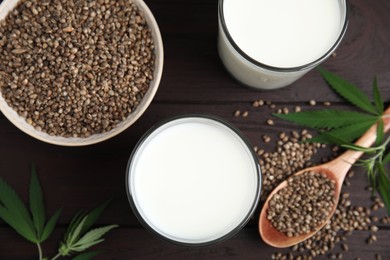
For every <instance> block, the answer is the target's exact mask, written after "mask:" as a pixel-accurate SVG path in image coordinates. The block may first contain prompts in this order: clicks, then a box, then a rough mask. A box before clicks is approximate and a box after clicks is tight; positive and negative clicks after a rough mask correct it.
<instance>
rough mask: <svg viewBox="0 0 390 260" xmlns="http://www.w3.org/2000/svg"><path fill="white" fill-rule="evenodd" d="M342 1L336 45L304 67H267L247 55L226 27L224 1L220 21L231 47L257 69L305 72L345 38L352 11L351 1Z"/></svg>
mask: <svg viewBox="0 0 390 260" xmlns="http://www.w3.org/2000/svg"><path fill="white" fill-rule="evenodd" d="M342 1H344V3H345V19H344V23H343V27H342V29H341V31H340V34H339V36H338V37H337V39H336V41H335V42H334V44H333V45H332V47H331V48H330V49H329V50H328V51H327V52H325V53H324V54H323V55H322V56H320V57H319V58H317V59H316V60H314V61H312V62H309V63H306V64H303V65H300V66H294V67H276V66H272V65H267V64H265V63H261V62H259V61H257V60H256V59H254V58H252V57H250V56H249V55H248V54H246V53H245V52H244V51H243V50H242V49H241V48H240V47H239V46H238V45H237V44H236V42H235V41H234V39H233V37H232V36H231V35H230V33H229V29H228V28H227V25H226V22H225V16H224V12H223V3H224V0H218V21H219V22H220V24H221V27H222V30H223V33H224V34H225V36H226V38H227V39H228V41H229V43H230V45H231V46H232V47H233V49H234V50H235V51H237V53H238V54H239V55H240V56H241V57H243V58H244V59H245V60H246V61H248V62H249V63H251V64H253V65H255V66H257V67H260V68H263V69H268V70H271V71H274V72H296V71H303V70H306V69H309V68H313V67H315V66H316V65H318V64H320V63H321V62H322V61H324V60H325V59H326V58H328V57H329V56H330V55H331V54H332V53H333V52H334V50H335V49H336V48H337V47H338V46H339V44H340V42H341V40H342V39H343V38H344V35H345V32H346V31H347V27H348V23H349V10H350V7H349V1H348V0H342Z"/></svg>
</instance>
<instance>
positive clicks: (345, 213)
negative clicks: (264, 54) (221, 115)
mask: <svg viewBox="0 0 390 260" xmlns="http://www.w3.org/2000/svg"><path fill="white" fill-rule="evenodd" d="M308 105H309V106H326V107H328V106H331V103H330V102H323V103H322V104H320V103H319V102H315V101H313V100H311V101H310V102H308ZM259 109H261V110H265V111H266V113H268V112H269V114H270V116H269V118H268V119H265V120H264V123H265V124H266V125H268V126H271V127H274V126H276V127H277V126H278V123H280V122H281V121H280V120H278V121H276V120H275V121H274V120H273V119H274V118H272V116H271V113H284V114H288V113H289V112H290V111H293V112H299V111H301V110H303V109H304V106H302V107H301V106H296V107H293V108H291V107H278V106H277V105H276V104H274V103H272V102H270V101H264V100H256V101H254V102H253V103H252V108H246V109H241V108H240V109H237V110H235V111H234V112H233V116H234V117H236V118H245V120H249V119H251V116H253V115H252V113H253V114H255V113H256V111H257V110H259ZM272 132H274V130H272ZM311 137H312V134H311V133H310V132H309V131H308V130H306V129H303V130H301V131H297V130H289V131H283V132H280V133H279V134H278V135H277V136H276V135H274V134H263V135H262V136H261V137H260V139H262V140H261V141H260V144H259V146H261V147H263V146H264V143H266V144H268V145H267V146H270V147H272V146H273V149H272V150H270V151H268V150H267V151H265V150H264V149H259V148H258V147H257V146H255V147H254V150H255V152H256V153H257V155H258V157H259V162H260V166H261V170H262V177H263V186H262V193H261V197H260V200H261V202H262V203H264V202H265V200H266V199H267V197H268V195H269V193H270V192H271V191H272V190H273V189H274V188H275V187H276V186H278V184H279V183H281V182H282V181H284V180H286V179H288V177H290V176H291V175H292V174H294V173H295V172H298V171H300V170H303V169H305V168H307V167H311V166H314V165H315V164H320V163H324V162H327V161H329V160H332V159H334V158H335V157H337V156H338V155H339V153H340V149H339V148H338V147H337V146H334V147H328V146H327V145H324V144H319V143H309V142H305V141H306V140H308V139H310V138H311ZM329 153H331V156H329ZM321 157H322V158H321ZM362 174H364V173H362ZM354 175H355V172H354V171H353V170H351V171H350V172H349V173H348V174H347V178H346V179H345V181H344V184H343V185H344V187H343V190H342V192H341V194H340V199H339V202H338V206H337V208H336V211H335V213H334V215H333V217H332V218H331V219H330V221H328V222H327V223H326V224H325V226H324V227H323V228H322V229H321V230H320V231H319V232H317V233H316V234H315V235H314V236H312V237H311V238H309V239H307V240H305V241H303V242H301V243H299V244H297V245H295V246H292V247H290V248H287V249H283V250H282V249H279V250H278V251H277V252H275V253H273V254H272V256H270V257H269V259H283V260H286V259H297V260H304V259H315V258H316V257H321V256H322V257H321V258H322V259H323V258H327V259H356V260H360V259H361V258H360V257H359V256H356V255H354V254H353V252H351V251H350V248H349V246H348V237H350V236H352V235H353V231H356V230H363V231H366V233H368V234H369V235H368V236H367V237H364V238H362V242H363V243H365V244H367V245H370V244H372V243H375V242H376V241H377V239H378V238H377V235H376V233H377V232H378V230H379V228H378V225H387V224H390V217H388V216H386V215H385V213H384V214H382V211H383V212H384V203H383V202H382V200H381V199H380V198H379V197H376V196H372V198H371V201H372V204H371V206H368V205H365V206H360V205H355V204H353V202H352V201H351V198H350V194H349V193H348V192H347V190H348V188H349V186H351V183H352V180H353V176H354ZM363 188H364V187H363ZM365 190H366V191H364V190H363V191H362V192H367V196H370V195H369V194H370V191H371V188H370V187H369V186H367V187H365ZM364 204H367V203H364ZM378 211H379V212H378ZM374 212H375V214H374ZM380 215H382V217H379V216H380ZM275 250H277V249H275ZM372 254H373V255H372V257H371V258H370V259H376V260H380V259H382V256H381V255H380V254H377V253H372ZM362 260H363V259H362Z"/></svg>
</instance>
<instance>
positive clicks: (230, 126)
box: [125, 114, 262, 247]
mask: <svg viewBox="0 0 390 260" xmlns="http://www.w3.org/2000/svg"><path fill="white" fill-rule="evenodd" d="M186 118H189V119H190V118H201V119H208V120H212V121H215V122H217V123H220V124H222V125H223V126H225V127H227V128H228V129H229V130H231V131H233V133H234V134H236V135H237V137H238V138H239V139H240V140H241V141H242V143H243V145H244V146H245V147H246V148H247V149H248V152H249V154H250V156H251V158H252V159H253V163H254V168H255V169H254V171H255V174H256V179H257V180H256V189H255V194H254V197H253V202H252V205H251V207H250V209H249V210H248V212H246V215H245V216H244V217H243V219H242V221H241V222H240V223H239V224H238V225H236V226H235V227H234V228H233V229H231V230H230V231H229V232H227V233H226V234H224V235H222V236H220V237H217V238H214V239H211V240H208V241H204V242H195V243H191V242H184V241H181V240H175V239H173V238H170V237H168V236H165V235H164V234H163V233H160V232H158V230H156V229H155V228H153V226H152V225H150V224H149V223H148V222H147V221H146V220H145V219H144V218H143V217H142V215H141V213H140V211H139V210H138V208H137V205H136V203H135V198H134V197H133V193H134V192H133V191H132V189H131V185H130V180H131V174H132V173H131V171H130V170H131V166H132V164H133V160H134V158H135V156H136V155H137V153H138V151H139V150H140V148H141V147H142V145H143V144H144V143H145V141H146V140H147V139H148V138H149V136H151V134H153V133H154V132H155V131H156V130H158V129H159V128H160V127H162V126H164V125H166V124H168V123H171V122H173V121H176V120H181V119H186ZM125 179H126V193H127V198H128V201H129V203H130V206H131V208H132V211H133V213H134V215H135V216H136V218H137V219H138V221H139V222H140V223H141V224H142V226H143V227H145V228H146V229H147V230H148V231H149V232H150V233H152V234H154V235H155V236H157V237H158V238H160V239H162V240H164V241H168V242H170V243H172V244H176V245H179V246H188V247H198V246H208V245H212V244H215V243H217V242H221V241H225V240H227V239H229V238H231V237H233V236H234V235H236V234H237V233H238V232H239V231H240V230H241V229H242V228H243V227H244V226H245V225H246V224H247V223H248V222H249V220H250V219H251V217H252V215H253V213H254V212H255V211H256V208H257V205H258V204H259V201H260V193H261V191H262V175H261V168H260V163H259V161H258V158H257V155H256V153H255V152H254V149H253V147H252V146H251V144H250V142H249V140H248V139H247V138H246V137H245V136H244V135H243V133H242V132H241V131H240V130H239V129H238V128H237V127H236V126H234V125H233V124H232V123H230V122H228V121H226V120H224V119H222V118H220V117H217V116H214V115H206V114H184V115H179V116H174V117H170V118H168V119H165V120H162V121H160V122H158V123H157V124H155V125H154V126H152V127H151V128H150V129H149V130H148V131H147V132H146V133H145V134H144V135H143V136H142V137H141V138H140V140H139V141H138V142H137V144H136V145H135V147H134V149H133V151H132V153H131V155H130V157H129V160H128V163H127V167H126V178H125Z"/></svg>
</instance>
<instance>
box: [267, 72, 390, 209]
mask: <svg viewBox="0 0 390 260" xmlns="http://www.w3.org/2000/svg"><path fill="white" fill-rule="evenodd" d="M319 72H320V73H321V75H322V77H323V78H324V79H325V81H326V82H327V83H328V84H329V86H330V87H331V88H332V89H333V90H334V91H336V92H337V93H338V94H339V95H341V96H342V97H343V98H344V99H345V100H347V101H348V102H349V103H350V104H352V105H354V106H355V107H356V108H358V109H360V110H361V112H354V111H344V110H335V109H333V110H332V109H323V110H317V111H302V112H296V113H290V114H274V116H276V117H278V118H281V119H284V120H288V121H291V122H294V123H297V124H300V125H303V126H306V127H311V128H314V129H316V130H318V131H319V133H320V134H319V135H317V136H315V137H313V138H312V139H310V140H309V142H318V143H331V144H336V145H340V146H342V147H344V148H346V149H351V150H356V151H362V152H364V153H366V154H368V155H370V157H369V158H368V159H361V160H359V161H358V162H357V165H362V166H364V167H365V168H366V170H367V175H368V179H369V181H370V184H371V185H372V187H373V188H374V190H376V191H377V192H378V193H379V194H380V195H381V197H382V199H383V202H384V204H385V205H386V208H387V211H388V214H389V215H390V179H389V172H388V171H387V170H386V167H385V165H386V164H388V163H390V153H388V154H385V153H386V148H387V146H388V144H389V142H390V137H388V138H387V139H386V138H385V131H384V127H385V126H384V121H383V118H384V117H389V115H383V113H384V108H385V105H384V101H383V98H382V96H381V94H380V91H379V88H378V82H377V79H376V78H374V81H373V83H372V95H373V102H371V101H370V98H369V97H368V96H367V95H365V94H364V92H363V91H362V90H360V89H359V88H358V87H356V86H355V85H354V84H352V83H350V82H348V81H346V80H345V79H343V78H341V77H340V76H338V75H335V74H333V73H331V72H329V71H327V70H325V69H323V68H319ZM374 124H377V132H376V141H375V144H374V146H373V147H371V148H364V147H359V146H356V145H354V144H352V143H351V142H352V141H354V140H355V139H357V138H358V137H360V136H361V135H362V134H364V133H365V132H366V131H367V130H368V129H369V128H370V127H371V126H372V125H374Z"/></svg>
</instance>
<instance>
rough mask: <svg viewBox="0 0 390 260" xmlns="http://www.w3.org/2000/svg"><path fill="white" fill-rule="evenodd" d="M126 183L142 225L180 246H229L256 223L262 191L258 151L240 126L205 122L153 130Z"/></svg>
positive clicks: (183, 119) (171, 123) (179, 120)
mask: <svg viewBox="0 0 390 260" xmlns="http://www.w3.org/2000/svg"><path fill="white" fill-rule="evenodd" d="M126 175H127V179H126V188H127V192H128V198H129V201H130V204H131V207H132V209H133V211H134V213H135V215H136V216H137V218H138V219H139V221H140V222H141V223H142V224H143V225H144V226H145V227H146V228H147V229H149V230H150V231H152V232H153V233H154V234H156V235H157V236H159V237H161V238H164V239H165V240H168V241H170V242H173V243H175V244H180V245H189V246H193V245H195V246H199V245H208V244H212V243H215V242H218V241H221V240H224V239H227V238H230V237H231V236H233V235H234V234H236V233H237V232H238V231H239V230H240V229H241V228H242V227H243V226H244V225H245V224H246V223H247V222H248V220H249V219H250V217H251V215H252V214H253V212H254V210H255V209H256V206H257V203H258V200H259V195H260V191H261V173H260V167H259V163H258V159H257V157H256V155H255V154H254V151H253V148H252V147H251V146H250V145H249V143H248V142H247V141H246V139H245V138H244V136H243V135H242V134H241V133H240V132H239V130H238V129H236V128H235V127H234V126H232V125H231V124H229V123H228V122H226V121H224V120H222V119H220V118H216V117H212V116H205V115H189V116H180V117H176V118H173V119H170V120H168V121H165V122H162V123H161V124H159V125H158V126H156V127H154V128H152V129H151V130H150V131H149V132H147V133H146V134H145V135H144V137H142V138H141V140H140V141H139V143H138V144H137V145H136V148H135V149H134V150H133V153H132V155H131V156H130V159H129V163H128V168H127V174H126Z"/></svg>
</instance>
